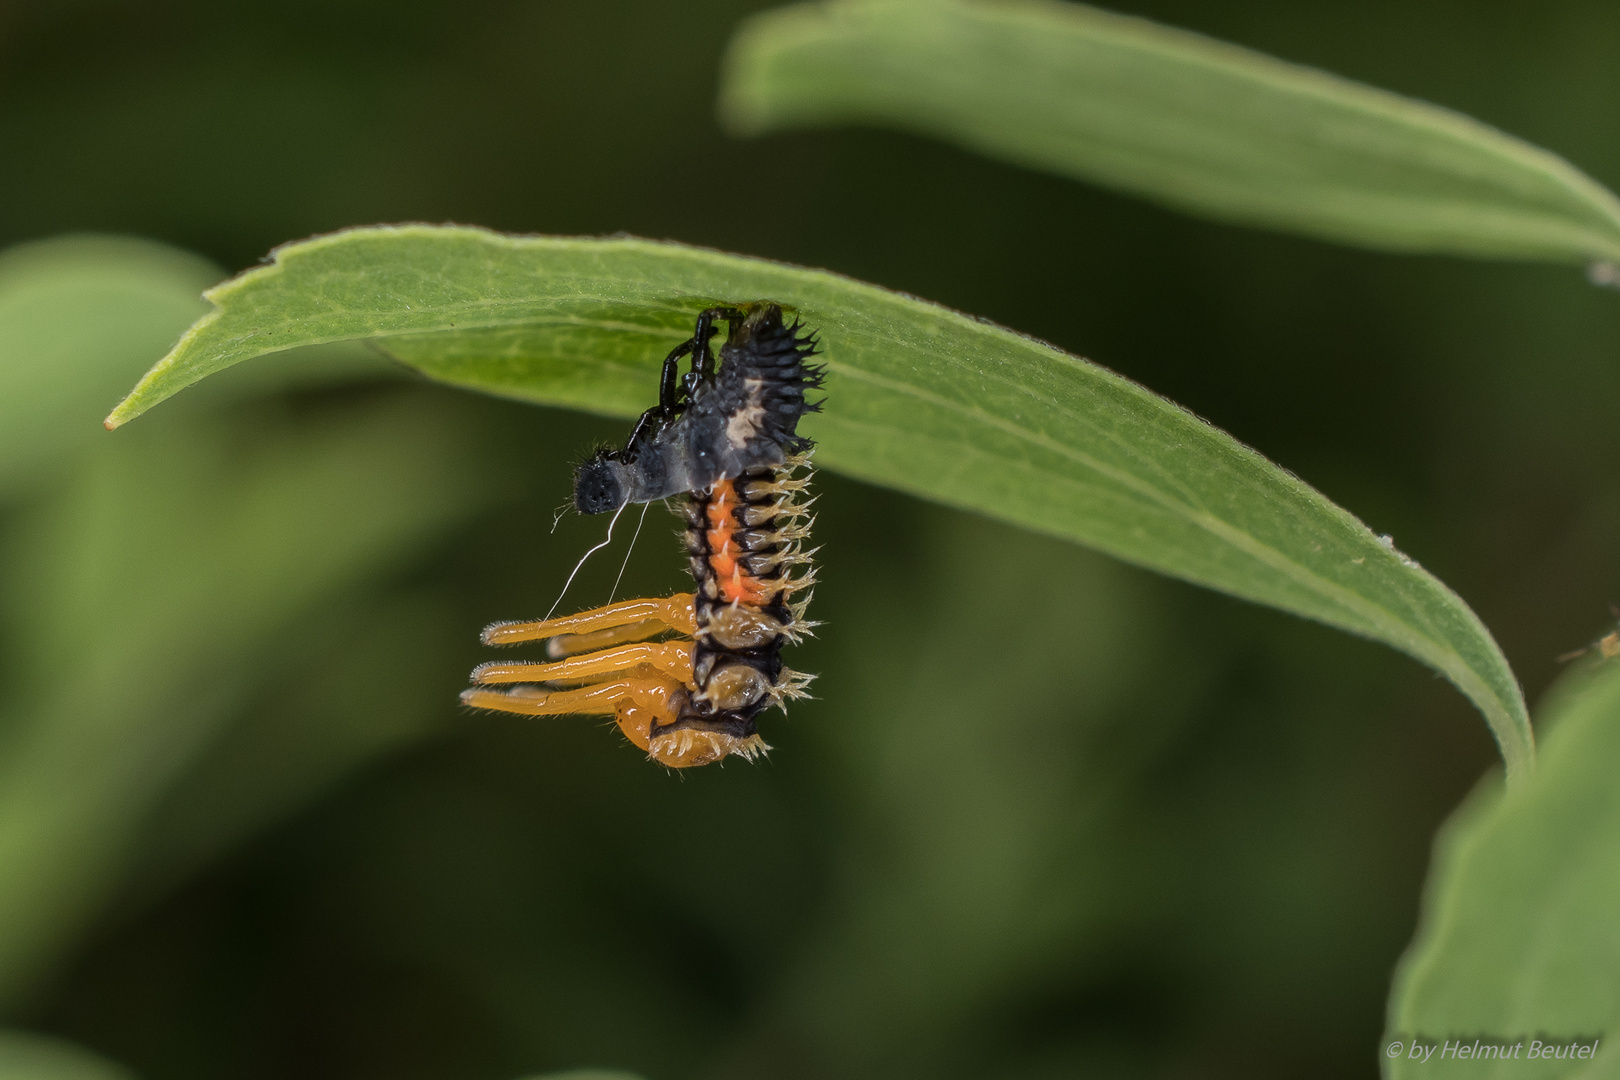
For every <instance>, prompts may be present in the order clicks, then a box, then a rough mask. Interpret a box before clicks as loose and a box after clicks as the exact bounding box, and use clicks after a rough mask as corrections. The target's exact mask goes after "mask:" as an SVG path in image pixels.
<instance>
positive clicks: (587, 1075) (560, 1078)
mask: <svg viewBox="0 0 1620 1080" xmlns="http://www.w3.org/2000/svg"><path fill="white" fill-rule="evenodd" d="M527 1080H641V1077H640V1076H638V1075H637V1074H635V1073H630V1072H622V1071H620V1070H618V1069H569V1070H568V1071H567V1072H556V1073H546V1074H545V1075H544V1076H531V1077H528V1078H527Z"/></svg>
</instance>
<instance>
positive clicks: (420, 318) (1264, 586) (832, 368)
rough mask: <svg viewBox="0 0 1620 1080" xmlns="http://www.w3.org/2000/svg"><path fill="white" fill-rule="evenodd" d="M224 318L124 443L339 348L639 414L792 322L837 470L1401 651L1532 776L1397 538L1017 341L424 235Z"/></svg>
mask: <svg viewBox="0 0 1620 1080" xmlns="http://www.w3.org/2000/svg"><path fill="white" fill-rule="evenodd" d="M208 296H209V299H211V300H212V301H213V302H214V303H215V304H217V305H218V307H219V310H218V311H216V312H215V313H213V314H211V315H209V316H207V317H205V318H204V319H203V320H201V321H200V322H198V324H197V325H196V326H194V327H193V328H192V329H191V330H190V331H189V332H188V333H187V334H186V336H185V337H184V338H183V339H182V340H181V342H180V344H179V345H178V346H176V348H175V350H174V351H173V352H172V353H170V354H169V355H168V356H167V357H165V358H164V359H163V360H162V361H160V362H159V363H158V365H157V366H156V367H154V368H153V369H152V371H151V372H150V373H148V375H147V376H146V378H144V379H143V380H142V381H141V383H140V385H138V386H137V387H136V388H135V390H134V391H133V392H132V393H131V394H130V396H129V397H128V398H127V399H126V400H125V401H124V403H123V404H121V405H120V406H119V407H118V409H117V410H116V411H115V412H114V413H113V415H112V416H111V417H109V418H108V423H109V425H112V424H117V423H122V422H123V421H125V420H128V419H129V418H131V417H133V416H137V415H139V414H140V413H141V412H143V411H144V410H146V409H147V408H150V407H151V406H152V405H154V404H156V403H157V402H159V401H161V400H163V399H164V398H166V397H168V396H169V395H170V394H173V393H174V392H176V391H177V390H179V389H181V388H182V387H184V386H187V385H189V384H190V383H192V382H195V381H196V380H198V379H200V378H202V377H204V376H205V375H207V374H209V373H210V372H213V371H218V370H220V369H221V368H224V367H228V366H230V365H231V364H235V363H238V362H240V361H242V360H246V359H248V358H250V357H253V356H260V355H263V354H265V353H270V352H276V351H278V350H281V349H289V348H293V347H296V346H302V345H308V344H315V343H319V342H327V341H334V340H340V339H344V338H369V339H371V340H373V341H374V342H376V343H378V344H380V345H381V347H383V348H386V349H387V350H388V351H389V352H391V353H393V354H394V355H396V356H398V357H400V358H401V359H403V360H405V361H407V362H409V363H411V364H412V365H414V366H416V367H418V368H419V369H421V370H422V371H424V372H426V373H427V374H429V375H431V376H433V377H435V378H438V379H442V380H443V381H446V382H450V383H455V384H457V385H462V386H468V387H473V388H476V389H480V390H485V391H489V392H492V393H499V394H504V395H507V396H511V397H517V398H521V399H524V400H529V401H536V402H547V403H552V404H560V405H568V406H573V407H577V408H583V409H590V410H595V411H598V412H606V413H610V414H614V415H621V416H627V417H628V416H633V415H635V414H636V413H637V412H639V411H640V410H641V409H642V408H644V407H645V406H646V405H647V404H648V403H649V401H650V400H651V396H652V395H653V394H654V393H655V387H656V385H657V371H658V365H659V363H660V361H661V360H662V357H663V354H664V353H665V352H667V351H668V349H669V348H670V347H671V346H672V345H674V344H675V343H677V342H679V341H680V340H682V339H683V338H685V337H686V336H688V335H689V334H690V333H691V325H692V319H693V317H694V315H695V314H696V312H697V311H699V310H701V309H702V308H703V307H705V306H707V305H708V304H711V303H713V302H715V301H728V302H744V301H749V300H754V299H760V298H771V299H774V300H777V301H780V302H782V303H785V304H787V305H790V306H791V307H793V308H794V309H795V310H796V311H797V312H798V313H799V315H800V316H801V317H802V318H803V319H804V321H805V322H806V323H807V324H808V325H810V326H812V327H815V328H816V329H817V330H818V331H819V332H820V333H821V338H822V342H823V345H824V348H825V353H826V361H827V366H828V381H827V392H828V400H829V405H828V408H827V411H826V412H825V413H823V414H821V415H818V416H814V417H812V418H810V419H809V420H807V422H806V423H807V430H808V432H809V433H810V434H812V435H813V436H814V437H815V438H816V439H818V440H819V441H820V443H821V449H820V451H819V457H818V460H819V461H820V462H821V463H822V464H823V465H826V466H829V467H831V468H834V469H838V470H839V471H841V472H845V473H848V474H850V475H853V476H857V477H860V478H862V479H864V480H869V481H871V482H873V483H877V484H883V485H887V486H889V487H894V488H898V489H900V490H902V491H909V492H912V493H915V494H918V495H921V496H924V497H926V498H931V499H936V500H938V501H940V502H944V503H948V504H950V505H954V506H960V507H964V508H967V509H971V510H977V511H980V512H982V513H986V514H990V515H992V516H995V517H999V518H1002V519H1004V520H1007V521H1011V522H1014V523H1016V524H1019V525H1023V526H1026V527H1028V528H1032V529H1036V530H1039V531H1042V532H1047V533H1051V534H1054V535H1057V536H1061V537H1064V538H1066V539H1069V540H1073V541H1077V542H1079V543H1082V544H1087V545H1089V546H1091V547H1095V548H1098V549H1100V550H1102V551H1105V552H1108V553H1109V554H1112V555H1115V556H1118V557H1119V558H1122V559H1125V560H1127V561H1129V562H1133V563H1136V564H1138V565H1141V566H1146V567H1149V568H1151V569H1154V570H1158V571H1161V572H1163V573H1166V574H1171V575H1174V576H1176V577H1181V578H1185V579H1187V580H1189V581H1194V582H1197V583H1199V584H1201V585H1207V586H1209V587H1211V588H1215V589H1220V590H1222V591H1224V592H1229V593H1232V594H1234V595H1236V596H1241V597H1245V598H1247V599H1250V600H1254V601H1257V602H1259V603H1263V604H1269V605H1271V606H1273V607H1278V608H1281V609H1283V610H1284V611H1291V612H1294V613H1296V614H1299V615H1303V616H1305V617H1307V618H1312V619H1318V620H1320V621H1322V622H1325V623H1328V624H1330V625H1333V626H1337V627H1340V628H1342V629H1345V630H1349V631H1351V632H1352V633H1356V634H1362V635H1365V636H1367V637H1371V638H1375V639H1377V640H1379V641H1383V642H1386V643H1388V644H1390V645H1393V646H1394V647H1396V648H1397V649H1400V650H1402V651H1403V652H1406V653H1407V654H1409V655H1411V656H1413V657H1416V658H1417V659H1419V660H1421V661H1423V662H1424V663H1426V664H1428V665H1430V666H1431V667H1433V668H1435V669H1436V670H1438V671H1440V672H1441V673H1443V674H1444V675H1445V676H1446V677H1447V678H1449V679H1450V680H1451V681H1452V682H1453V683H1455V684H1456V685H1457V686H1458V688H1460V689H1461V690H1462V691H1463V692H1464V693H1465V694H1467V695H1468V696H1469V697H1470V698H1471V699H1472V700H1473V701H1474V703H1475V704H1476V705H1477V706H1479V708H1480V709H1481V710H1482V711H1483V712H1484V714H1485V716H1486V719H1487V721H1488V722H1489V724H1490V726H1491V730H1492V732H1493V733H1494V734H1495V736H1496V739H1497V742H1498V744H1499V745H1500V746H1501V749H1502V753H1503V756H1504V758H1505V759H1506V761H1507V765H1508V771H1509V774H1510V775H1512V776H1517V775H1519V774H1520V773H1521V772H1523V771H1526V770H1527V769H1528V768H1529V766H1530V764H1531V762H1532V759H1533V755H1534V751H1533V746H1532V741H1531V735H1530V727H1529V721H1528V718H1527V717H1526V714H1525V709H1524V704H1523V701H1522V699H1521V697H1520V694H1519V690H1518V686H1517V684H1516V683H1515V681H1514V679H1513V674H1512V672H1511V671H1510V670H1509V669H1508V666H1507V663H1506V661H1505V660H1504V659H1503V658H1502V655H1501V652H1500V651H1499V650H1498V649H1497V647H1496V644H1495V642H1494V641H1492V640H1491V637H1490V634H1489V633H1488V632H1487V631H1486V630H1485V628H1484V627H1483V626H1482V625H1481V624H1480V623H1479V620H1478V619H1477V618H1475V616H1474V614H1473V612H1471V611H1470V610H1469V609H1468V607H1467V605H1466V604H1464V603H1463V602H1462V601H1461V600H1460V599H1459V598H1458V597H1457V596H1456V595H1455V594H1454V593H1452V592H1451V591H1450V590H1449V589H1447V588H1446V587H1445V586H1444V585H1442V584H1441V583H1440V582H1439V581H1437V580H1435V579H1434V578H1433V577H1431V576H1430V575H1429V574H1427V573H1425V572H1424V571H1423V570H1422V568H1420V567H1419V566H1418V565H1417V564H1416V563H1415V562H1413V561H1411V560H1410V559H1408V558H1406V557H1405V556H1404V555H1402V554H1400V553H1399V552H1398V551H1396V550H1395V548H1394V545H1393V544H1392V543H1391V542H1389V541H1388V540H1387V538H1386V539H1384V540H1381V539H1380V538H1379V537H1376V536H1374V535H1373V534H1372V533H1371V532H1369V531H1368V530H1367V528H1366V527H1365V526H1364V525H1362V524H1361V523H1360V522H1359V521H1357V520H1356V519H1355V518H1353V517H1352V516H1350V515H1349V514H1348V513H1346V512H1345V511H1343V510H1341V509H1340V508H1338V507H1337V506H1334V505H1333V504H1332V503H1331V502H1329V501H1328V500H1327V499H1325V498H1323V497H1322V496H1321V495H1320V494H1319V493H1317V492H1316V491H1313V490H1312V489H1311V488H1309V487H1308V486H1306V485H1305V484H1303V483H1301V482H1300V481H1299V480H1298V479H1296V478H1295V477H1293V476H1291V475H1289V474H1288V473H1286V472H1284V471H1283V470H1281V469H1279V468H1277V467H1276V466H1275V465H1272V464H1271V463H1270V462H1268V461H1266V460H1265V459H1264V458H1262V457H1260V456H1259V455H1258V454H1256V453H1254V452H1253V451H1252V450H1249V449H1248V448H1247V447H1244V446H1241V445H1239V444H1238V443H1237V442H1235V441H1233V440H1232V439H1231V438H1230V437H1229V436H1227V435H1225V434H1224V433H1222V432H1220V431H1218V430H1216V429H1215V428H1213V427H1211V426H1209V425H1208V424H1206V423H1204V422H1203V421H1201V420H1199V419H1198V418H1197V417H1195V416H1192V415H1190V414H1188V413H1187V412H1185V411H1184V410H1182V409H1180V408H1178V407H1177V406H1176V405H1174V404H1172V403H1170V402H1168V401H1165V400H1164V399H1162V398H1159V397H1156V396H1155V395H1153V394H1151V393H1149V392H1148V391H1146V390H1144V389H1143V388H1142V387H1140V386H1137V385H1136V384H1135V383H1132V382H1130V381H1129V380H1127V379H1124V378H1121V377H1120V376H1118V375H1115V374H1113V373H1112V372H1110V371H1107V370H1106V369H1104V368H1100V367H1098V366H1096V365H1095V364H1091V363H1088V362H1087V361H1084V360H1081V359H1078V358H1077V357H1073V356H1069V355H1067V354H1065V353H1063V352H1060V351H1059V350H1057V349H1054V348H1052V347H1051V346H1050V345H1046V344H1043V343H1042V342H1039V341H1035V340H1033V339H1030V338H1027V337H1024V336H1022V335H1020V334H1016V333H1013V332H1011V331H1009V330H1005V329H1003V328H1001V327H998V326H993V325H991V324H988V323H985V322H981V321H978V320H975V319H972V318H970V317H968V316H965V315H962V314H959V313H957V312H954V311H950V310H948V309H946V308H942V307H939V306H937V305H934V304H930V303H927V302H925V301H922V300H918V299H915V298H913V297H909V296H904V295H901V294H899V293H894V292H889V291H887V290H884V289H880V288H877V287H876V286H872V285H866V284H863V283H861V282H858V281H852V280H850V279H848V278H844V277H839V276H837V275H835V274H830V273H827V272H825V271H818V270H805V269H801V268H797V267H791V266H784V265H781V264H777V263H770V262H765V261H763V260H758V259H748V258H743V257H740V256H736V255H726V254H722V253H720V252H715V251H707V250H703V249H699V248H690V247H684V246H681V245H678V244H669V243H656V242H652V241H645V240H635V239H623V238H615V239H606V240H596V239H562V238H551V237H509V236H501V235H499V234H496V233H491V232H487V231H484V230H479V229H468V228H449V227H446V228H435V227H430V226H403V227H398V228H377V229H356V230H352V231H350V232H344V233H337V234H334V235H332V236H326V237H320V238H317V239H314V240H310V241H306V242H303V243H299V244H294V245H290V246H288V247H285V248H282V249H281V250H280V252H279V253H278V256H277V258H276V261H275V262H274V263H272V264H270V265H268V266H263V267H259V268H256V269H254V270H251V271H249V272H247V273H246V274H243V275H242V276H241V277H239V278H236V279H234V280H232V281H229V282H227V283H225V284H224V285H221V286H220V287H218V288H216V289H214V290H213V291H212V292H210V293H209V294H208ZM558 467H559V468H562V467H564V466H563V463H560V462H559V463H558Z"/></svg>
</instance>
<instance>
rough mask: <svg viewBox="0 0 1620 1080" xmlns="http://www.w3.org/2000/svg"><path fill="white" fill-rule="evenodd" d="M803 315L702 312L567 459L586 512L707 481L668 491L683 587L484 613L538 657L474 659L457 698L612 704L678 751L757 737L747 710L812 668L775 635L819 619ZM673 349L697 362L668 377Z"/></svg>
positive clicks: (635, 738)
mask: <svg viewBox="0 0 1620 1080" xmlns="http://www.w3.org/2000/svg"><path fill="white" fill-rule="evenodd" d="M716 318H723V319H725V320H726V321H727V322H728V323H729V324H730V327H731V330H730V334H729V335H728V337H727V340H726V343H725V345H724V346H723V347H722V348H721V351H720V361H721V363H720V368H719V370H718V371H716V370H715V369H714V366H713V357H712V354H711V353H710V352H709V337H710V335H711V334H712V333H713V322H714V320H715V319H716ZM799 331H800V327H799V325H798V324H797V323H795V324H793V325H792V326H787V325H785V324H784V323H783V321H782V312H781V309H780V307H778V306H777V305H775V304H759V305H753V306H751V307H749V308H746V309H743V308H716V309H711V310H710V311H706V312H704V313H703V315H702V316H700V317H699V320H698V327H697V332H696V333H695V334H694V335H693V337H692V339H691V340H689V341H687V342H685V343H684V344H683V345H681V346H679V347H677V349H676V350H675V351H674V352H672V353H671V354H670V356H669V357H668V358H667V359H666V360H665V366H664V373H663V379H662V392H661V394H660V403H659V406H658V407H657V408H654V409H651V410H649V411H648V412H647V414H646V415H644V416H643V417H642V419H641V422H640V423H638V424H637V426H636V430H635V432H633V433H632V435H631V437H630V440H629V442H628V443H627V444H626V447H625V449H624V450H622V451H618V452H613V453H601V454H598V455H596V457H594V458H592V459H591V461H590V462H587V463H586V465H584V466H581V468H580V469H579V470H578V471H577V472H576V489H575V501H576V504H577V505H578V506H579V508H580V509H581V510H582V511H586V512H592V511H598V510H616V509H618V508H619V507H621V506H623V505H624V504H625V503H626V502H648V501H652V500H655V499H660V498H665V497H667V496H669V495H670V494H672V493H674V492H672V491H670V490H667V489H668V486H669V483H670V482H671V477H680V478H681V482H691V481H692V480H693V478H696V479H698V480H701V481H702V482H701V484H700V485H699V486H696V487H692V488H688V489H686V495H685V498H684V500H683V501H682V503H681V505H680V507H679V512H680V513H681V514H682V515H683V516H684V518H685V522H686V528H685V531H684V533H683V538H684V541H685V546H686V551H687V555H688V557H689V567H690V570H691V574H692V578H693V581H694V583H695V588H694V590H693V592H691V593H678V594H676V595H674V596H669V597H663V598H657V599H643V600H627V601H624V602H622V603H618V604H610V605H608V606H607V607H602V608H596V609H594V610H592V611H585V612H581V613H579V614H577V615H567V616H563V617H561V618H555V619H546V620H542V621H539V622H526V623H496V624H495V625H493V626H491V627H489V628H488V629H487V630H485V631H484V642H485V643H486V644H490V645H515V644H520V643H522V642H530V641H538V640H545V641H546V652H547V655H548V657H549V661H548V662H546V663H492V664H484V665H482V666H480V667H479V668H477V669H476V670H475V671H474V672H473V682H474V683H475V684H476V685H475V686H474V687H473V688H472V689H469V690H467V691H465V692H464V693H463V694H462V696H461V697H462V701H463V702H465V703H466V704H468V705H471V706H474V707H476V708H482V709H494V710H498V711H501V712H511V713H521V714H524V715H529V716H551V715H561V714H566V713H585V714H599V715H609V716H612V717H613V718H614V720H615V721H616V722H617V724H618V726H619V729H620V730H621V731H622V732H624V734H625V736H626V737H627V738H629V740H630V741H631V742H632V743H634V744H635V745H637V746H639V747H641V748H642V749H643V750H645V751H647V753H648V754H649V755H650V756H651V757H652V758H653V760H655V761H658V762H661V763H663V764H665V765H668V766H671V767H674V768H685V767H688V766H693V765H707V764H709V763H710V762H714V761H719V760H721V759H723V758H726V757H728V756H730V755H732V754H736V755H739V756H741V757H743V758H747V759H753V758H755V757H757V756H758V755H760V754H762V753H764V752H765V751H767V750H768V749H770V748H769V747H768V746H766V745H765V742H764V740H763V739H762V738H760V735H759V729H758V725H757V718H758V716H759V715H760V714H761V713H763V712H765V711H766V710H767V709H769V708H771V707H773V706H779V705H781V704H782V703H783V702H784V701H786V700H788V699H790V698H796V697H803V696H805V689H806V687H807V686H808V684H809V682H810V679H811V676H808V675H804V674H802V673H800V672H796V671H793V670H791V669H790V668H788V667H786V666H784V665H783V663H782V658H781V653H782V647H783V646H784V645H786V644H789V643H792V642H796V641H798V640H799V639H800V637H801V636H802V635H804V634H806V633H808V632H809V630H810V628H811V627H812V626H814V625H815V624H814V623H811V622H809V621H808V620H807V619H806V618H805V609H806V607H807V606H808V604H809V602H810V591H809V590H810V588H811V586H812V585H813V584H814V583H815V569H814V567H813V565H812V563H811V559H812V556H813V555H814V552H813V551H812V550H808V549H807V547H806V543H807V541H808V539H809V534H810V525H811V518H810V514H809V506H810V502H811V500H810V499H809V498H808V497H807V494H806V490H807V486H808V484H809V480H810V453H811V444H810V441H809V440H808V439H802V438H800V437H799V436H798V434H797V431H796V425H797V422H798V419H799V417H800V416H802V415H803V414H804V413H806V412H810V411H814V410H815V409H816V408H817V407H818V404H819V403H810V402H807V401H806V400H805V396H804V391H805V389H806V388H809V387H814V386H819V385H820V370H819V368H817V367H815V366H813V365H810V364H809V363H807V362H806V361H807V359H808V357H810V356H811V355H813V354H814V352H815V342H814V338H813V337H812V336H811V335H809V334H800V333H799ZM686 355H691V356H692V371H691V373H689V374H688V375H687V376H686V378H685V380H684V381H681V382H677V380H676V378H675V375H676V374H677V372H676V371H675V368H674V365H675V364H676V362H677V361H678V360H679V359H680V358H681V357H683V356H686ZM679 490H681V489H676V491H679ZM498 686H501V687H505V686H510V687H511V688H510V689H495V687H498Z"/></svg>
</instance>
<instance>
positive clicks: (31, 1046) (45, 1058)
mask: <svg viewBox="0 0 1620 1080" xmlns="http://www.w3.org/2000/svg"><path fill="white" fill-rule="evenodd" d="M0 1080H135V1074H134V1073H132V1072H130V1071H129V1070H128V1069H126V1068H124V1067H123V1066H122V1065H118V1064H115V1063H114V1062H111V1061H108V1060H107V1059H106V1058H104V1057H102V1056H101V1055H100V1054H95V1053H91V1052H90V1051H89V1050H86V1049H85V1048H84V1047H82V1046H76V1045H74V1044H73V1043H70V1042H67V1041H65V1040H62V1039H53V1038H51V1037H50V1036H47V1035H35V1034H34V1033H33V1032H31V1031H12V1030H5V1029H0Z"/></svg>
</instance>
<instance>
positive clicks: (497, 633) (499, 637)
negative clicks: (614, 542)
mask: <svg viewBox="0 0 1620 1080" xmlns="http://www.w3.org/2000/svg"><path fill="white" fill-rule="evenodd" d="M650 619H656V620H658V621H659V622H661V623H663V624H664V625H665V626H668V627H670V628H671V629H673V630H676V631H677V632H679V633H682V634H691V633H695V632H696V630H697V624H696V622H695V621H694V619H695V616H694V615H693V612H692V594H691V593H677V594H675V595H674V596H667V597H663V598H658V599H648V600H625V601H623V602H622V603H618V604H609V605H608V606H607V607H600V608H595V609H593V610H591V611H581V612H580V613H579V614H577V615H563V616H560V617H558V618H555V619H545V620H543V621H541V622H506V623H496V624H495V625H494V626H491V627H489V628H488V629H486V630H485V631H484V644H485V645H516V644H518V643H519V642H523V641H539V640H541V639H542V638H550V637H558V636H560V635H563V634H589V633H593V632H595V631H598V630H611V629H613V628H614V627H619V626H624V625H626V624H629V623H639V622H645V621H647V620H650ZM571 651H572V650H571Z"/></svg>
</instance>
